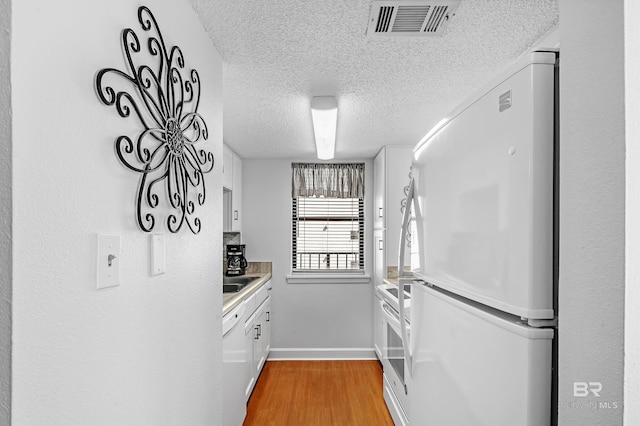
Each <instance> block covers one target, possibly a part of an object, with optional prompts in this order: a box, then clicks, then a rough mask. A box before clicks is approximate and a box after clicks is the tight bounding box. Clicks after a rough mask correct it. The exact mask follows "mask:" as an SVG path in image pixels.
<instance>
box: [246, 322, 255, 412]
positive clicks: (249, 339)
mask: <svg viewBox="0 0 640 426" xmlns="http://www.w3.org/2000/svg"><path fill="white" fill-rule="evenodd" d="M256 336H257V333H256V330H255V327H254V320H253V319H252V320H250V321H247V322H246V323H245V326H244V349H245V353H246V355H247V359H246V367H247V374H246V387H245V397H246V399H247V401H248V400H249V396H250V395H251V391H252V390H253V386H254V385H255V384H256V379H257V377H258V376H257V375H256V373H255V371H256V369H255V368H254V362H255V361H254V358H255V357H254V349H253V348H254V346H255V343H254V342H255V341H256V340H257V337H256Z"/></svg>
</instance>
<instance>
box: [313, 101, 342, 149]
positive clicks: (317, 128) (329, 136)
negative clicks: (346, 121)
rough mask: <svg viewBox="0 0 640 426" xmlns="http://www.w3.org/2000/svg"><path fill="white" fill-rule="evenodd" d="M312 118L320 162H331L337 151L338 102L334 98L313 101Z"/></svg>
mask: <svg viewBox="0 0 640 426" xmlns="http://www.w3.org/2000/svg"><path fill="white" fill-rule="evenodd" d="M311 118H312V120H313V133H314V135H315V138H316V152H317V153H318V158H319V159H320V160H331V159H332V158H333V156H334V152H335V149H336V128H337V123H338V102H337V101H336V98H335V97H333V96H315V97H313V99H311Z"/></svg>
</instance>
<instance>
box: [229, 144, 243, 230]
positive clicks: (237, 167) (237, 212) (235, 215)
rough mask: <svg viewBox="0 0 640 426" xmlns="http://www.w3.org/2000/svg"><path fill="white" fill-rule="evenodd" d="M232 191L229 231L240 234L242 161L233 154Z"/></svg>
mask: <svg viewBox="0 0 640 426" xmlns="http://www.w3.org/2000/svg"><path fill="white" fill-rule="evenodd" d="M232 180H233V189H232V191H231V230H232V231H235V232H242V159H241V158H240V157H238V155H236V154H235V153H234V154H233V179H232Z"/></svg>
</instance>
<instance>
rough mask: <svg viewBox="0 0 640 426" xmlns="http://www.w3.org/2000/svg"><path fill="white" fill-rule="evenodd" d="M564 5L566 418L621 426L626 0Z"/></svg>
mask: <svg viewBox="0 0 640 426" xmlns="http://www.w3.org/2000/svg"><path fill="white" fill-rule="evenodd" d="M559 4H560V40H561V59H560V61H561V63H560V123H561V127H560V194H561V195H560V276H559V308H558V313H559V334H558V339H559V340H558V341H559V395H558V399H559V410H558V419H559V424H561V425H565V424H566V425H579V424H580V425H586V424H602V425H616V424H621V423H622V416H623V408H622V402H623V385H622V383H623V344H624V328H625V326H624V309H625V306H624V292H625V276H624V257H625V250H624V244H625V243H624V234H625V218H624V207H625V133H624V129H625V124H624V121H625V108H624V74H623V71H624V43H623V42H624V29H623V2H613V1H583V0H561V1H560V2H559ZM636 324H637V323H636ZM574 382H601V383H602V386H603V387H602V392H601V393H600V397H596V396H593V395H591V396H589V397H586V398H581V397H575V396H574V392H573V386H574ZM602 404H604V405H602Z"/></svg>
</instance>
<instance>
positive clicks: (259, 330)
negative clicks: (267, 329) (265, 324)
mask: <svg viewBox="0 0 640 426" xmlns="http://www.w3.org/2000/svg"><path fill="white" fill-rule="evenodd" d="M260 336H262V324H258V337H260Z"/></svg>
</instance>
